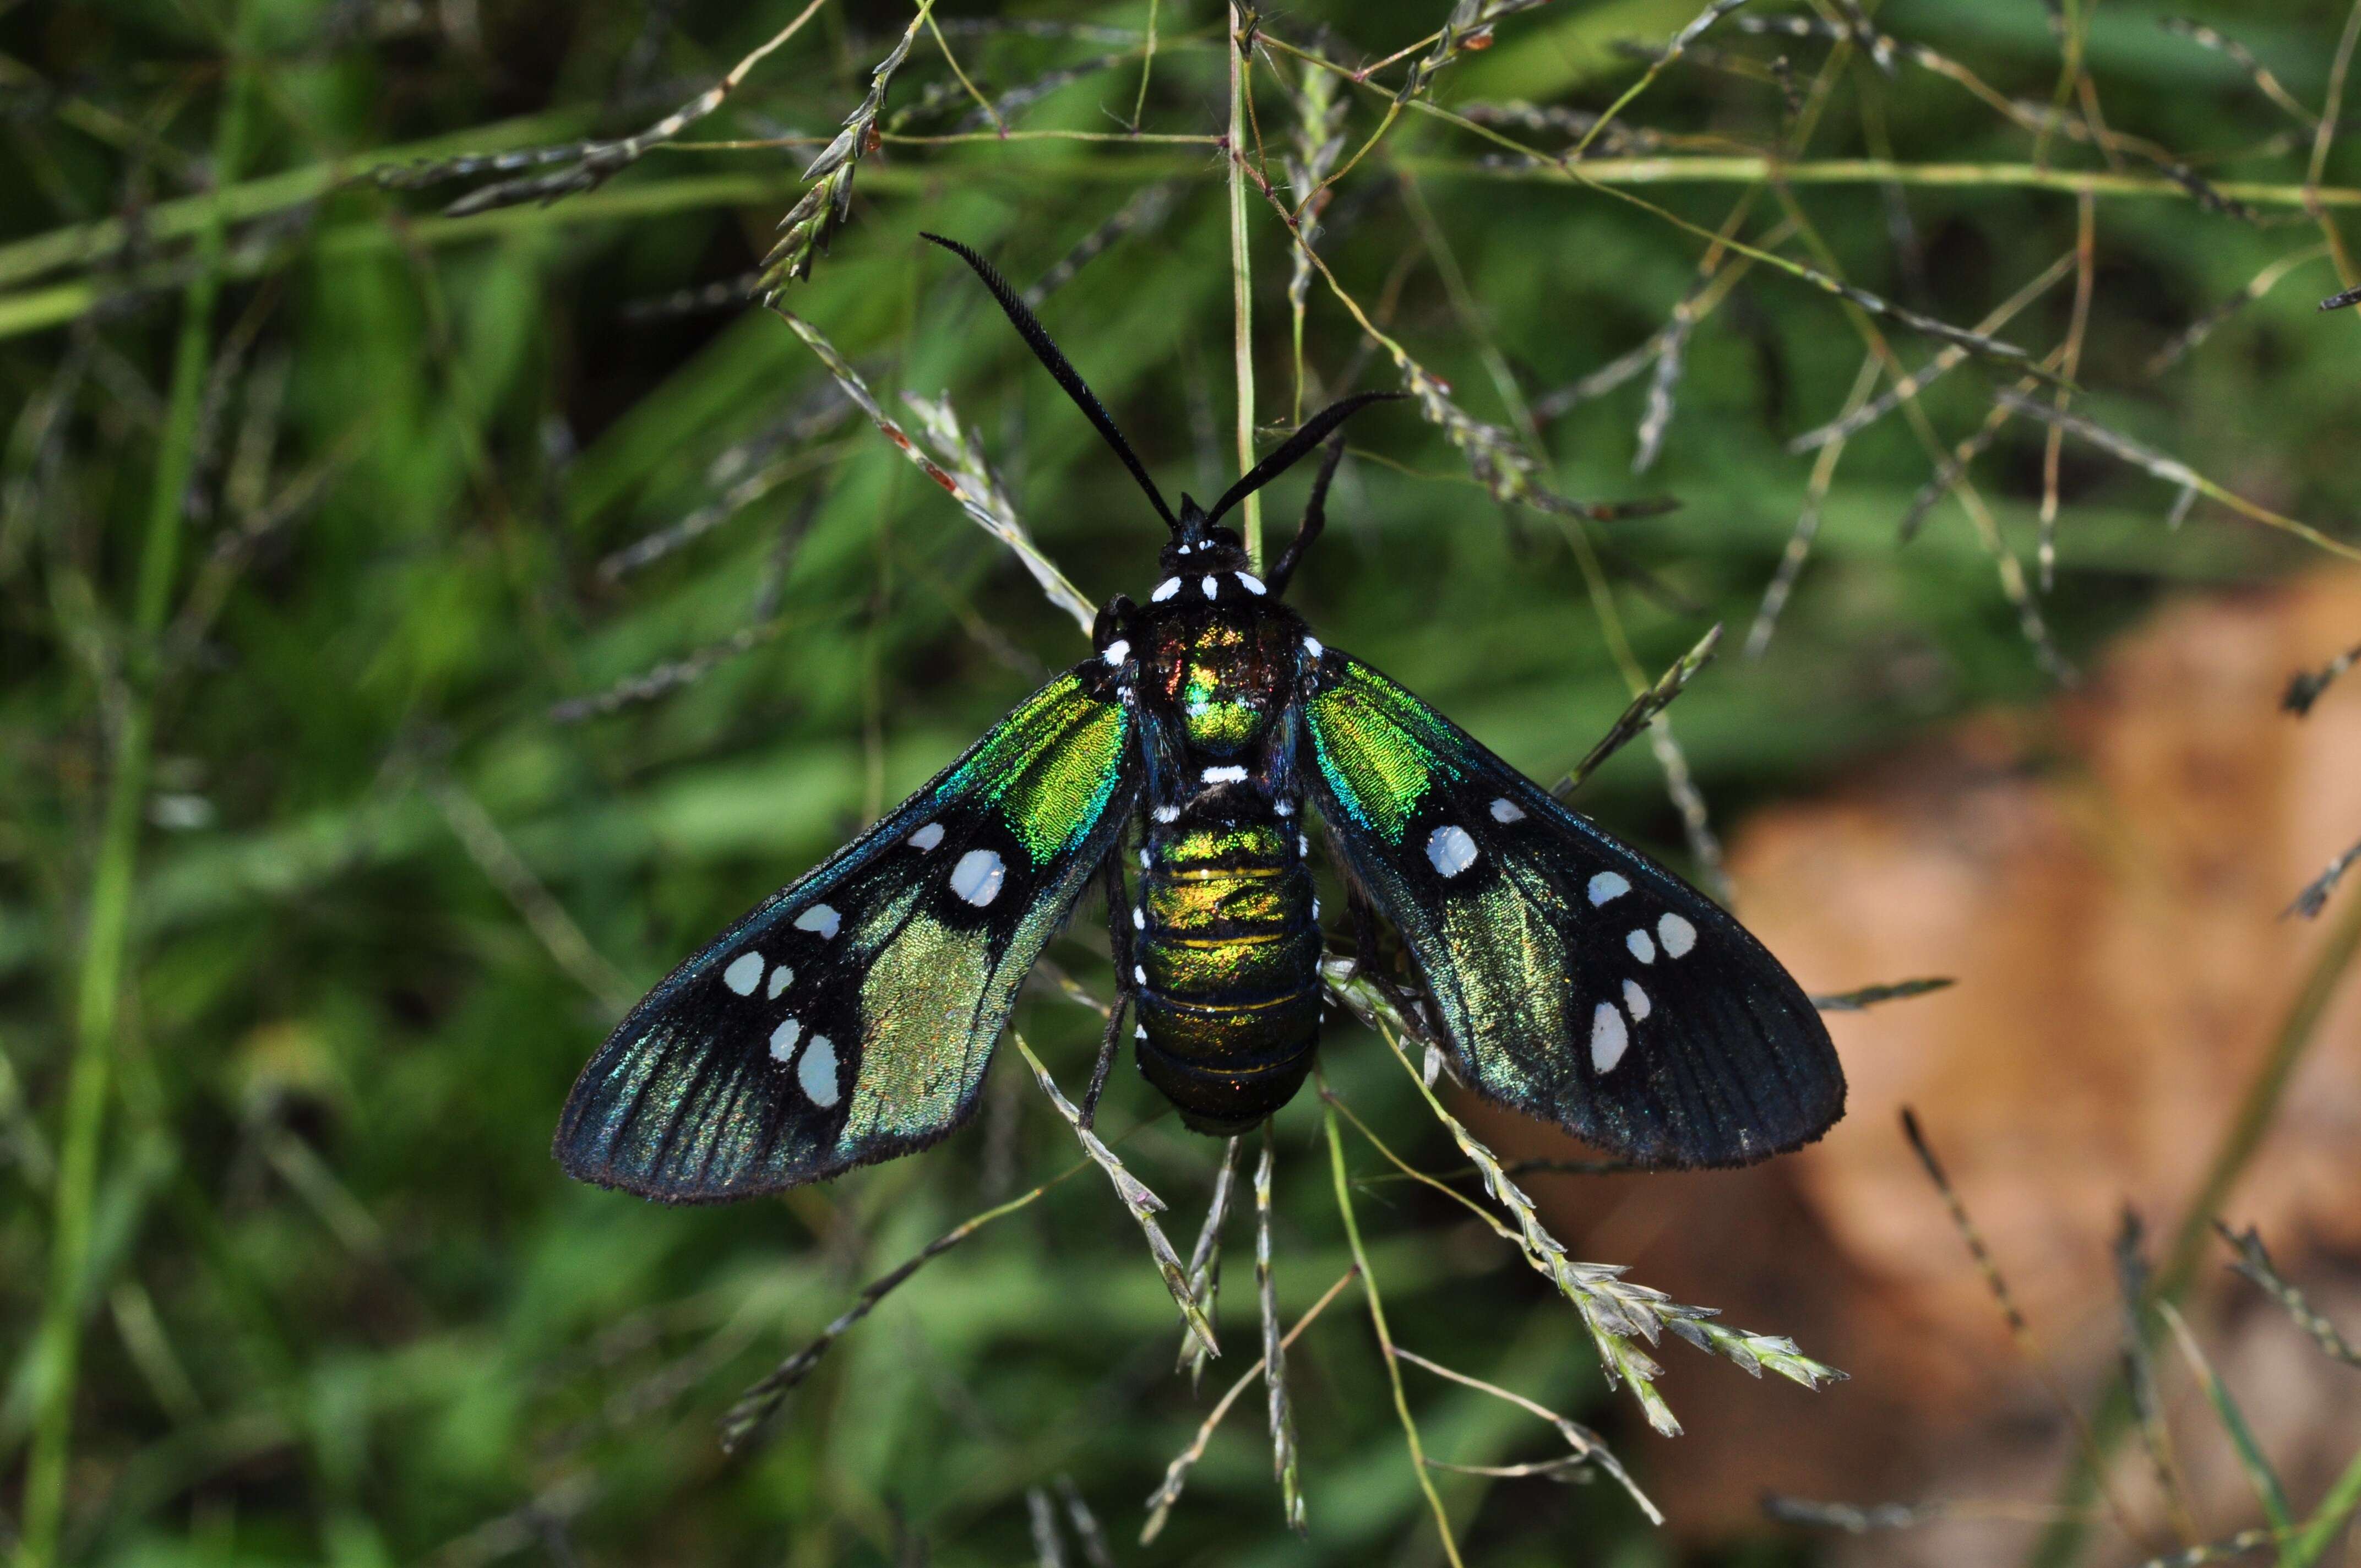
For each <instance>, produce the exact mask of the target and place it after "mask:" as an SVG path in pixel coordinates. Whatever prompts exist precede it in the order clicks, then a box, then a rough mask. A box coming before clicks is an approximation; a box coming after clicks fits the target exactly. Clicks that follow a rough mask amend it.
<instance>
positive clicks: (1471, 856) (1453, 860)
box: [1426, 823, 1476, 877]
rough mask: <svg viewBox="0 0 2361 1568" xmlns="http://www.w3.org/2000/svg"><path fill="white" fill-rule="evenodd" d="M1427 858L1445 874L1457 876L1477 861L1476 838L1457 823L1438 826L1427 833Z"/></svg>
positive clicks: (1435, 867)
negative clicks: (1471, 836) (1469, 835)
mask: <svg viewBox="0 0 2361 1568" xmlns="http://www.w3.org/2000/svg"><path fill="white" fill-rule="evenodd" d="M1426 858H1427V859H1428V860H1429V861H1432V862H1433V865H1434V869H1435V870H1436V871H1439V872H1442V873H1443V874H1444V876H1447V877H1452V876H1457V875H1458V874H1459V873H1460V872H1464V871H1466V869H1467V868H1468V867H1469V866H1472V865H1474V864H1475V863H1476V840H1475V839H1471V838H1469V837H1468V836H1467V829H1466V828H1462V827H1460V826H1459V825H1458V824H1457V823H1452V824H1450V825H1448V826H1446V827H1442V828H1436V829H1435V830H1434V831H1433V832H1432V833H1430V834H1428V835H1427V838H1426Z"/></svg>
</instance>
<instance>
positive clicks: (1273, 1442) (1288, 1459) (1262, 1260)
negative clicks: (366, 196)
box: [1232, 1122, 1304, 1535]
mask: <svg viewBox="0 0 2361 1568" xmlns="http://www.w3.org/2000/svg"><path fill="white" fill-rule="evenodd" d="M1235 1141H1236V1140H1235V1139H1233V1140H1232V1142H1233V1143H1235ZM1278 1156H1279V1146H1278V1135H1277V1134H1276V1133H1275V1132H1274V1131H1273V1130H1272V1127H1271V1124H1270V1123H1268V1122H1265V1123H1264V1124H1262V1154H1261V1157H1259V1158H1258V1159H1257V1160H1256V1161H1255V1174H1254V1199H1255V1295H1256V1299H1257V1303H1258V1304H1259V1306H1260V1308H1261V1312H1262V1380H1263V1387H1265V1389H1266V1390H1268V1394H1269V1403H1270V1468H1271V1475H1272V1477H1273V1479H1275V1480H1277V1481H1278V1482H1279V1508H1280V1512H1281V1513H1282V1514H1283V1515H1284V1516H1285V1518H1286V1519H1287V1528H1288V1529H1290V1530H1293V1531H1294V1532H1295V1533H1296V1534H1298V1535H1301V1534H1303V1533H1304V1522H1303V1486H1302V1483H1301V1478H1300V1477H1299V1476H1298V1475H1297V1473H1296V1453H1295V1409H1294V1407H1293V1406H1292V1405H1290V1403H1289V1402H1288V1398H1287V1341H1286V1340H1285V1339H1284V1338H1283V1337H1282V1336H1281V1335H1280V1333H1279V1288H1278V1286H1277V1284H1276V1283H1275V1282H1274V1281H1273V1279H1272V1277H1271V1267H1270V1178H1271V1168H1272V1167H1273V1166H1274V1165H1275V1164H1276V1163H1277V1161H1278Z"/></svg>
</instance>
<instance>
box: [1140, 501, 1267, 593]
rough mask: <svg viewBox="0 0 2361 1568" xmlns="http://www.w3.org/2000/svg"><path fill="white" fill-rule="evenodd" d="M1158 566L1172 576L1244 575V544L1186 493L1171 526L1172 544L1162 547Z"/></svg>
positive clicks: (1233, 531) (1234, 533)
mask: <svg viewBox="0 0 2361 1568" xmlns="http://www.w3.org/2000/svg"><path fill="white" fill-rule="evenodd" d="M1161 564H1162V565H1163V568H1164V570H1165V571H1167V572H1170V573H1173V574H1175V575H1178V574H1180V573H1184V572H1243V571H1245V570H1246V567H1247V565H1248V563H1247V559H1246V541H1244V540H1242V539H1240V538H1239V537H1238V536H1237V533H1236V532H1235V530H1232V529H1227V528H1224V527H1223V526H1222V525H1221V524H1220V523H1217V522H1215V521H1213V517H1212V515H1211V514H1210V513H1208V512H1207V511H1206V510H1205V509H1204V508H1202V507H1201V506H1199V505H1198V504H1197V502H1196V499H1195V498H1194V497H1192V496H1191V495H1189V494H1187V493H1186V492H1185V491H1184V492H1183V493H1182V494H1181V497H1180V517H1179V518H1178V519H1176V520H1175V521H1174V522H1173V524H1172V543H1170V544H1167V545H1166V546H1165V547H1164V554H1163V555H1162V557H1161Z"/></svg>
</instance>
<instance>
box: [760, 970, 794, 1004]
mask: <svg viewBox="0 0 2361 1568" xmlns="http://www.w3.org/2000/svg"><path fill="white" fill-rule="evenodd" d="M795 978H796V971H795V970H791V969H789V968H788V967H787V966H786V965H785V964H781V965H779V966H778V968H776V969H774V970H772V971H771V989H770V990H769V992H766V993H765V994H767V995H768V996H769V997H770V999H771V1000H772V1001H774V1002H776V1001H777V1000H778V999H779V992H783V991H785V990H786V988H787V987H788V986H789V985H791V984H793V983H794V982H795Z"/></svg>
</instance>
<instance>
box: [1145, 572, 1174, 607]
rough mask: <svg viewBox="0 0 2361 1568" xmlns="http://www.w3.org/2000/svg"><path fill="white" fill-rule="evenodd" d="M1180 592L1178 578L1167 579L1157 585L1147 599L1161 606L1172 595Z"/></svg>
mask: <svg viewBox="0 0 2361 1568" xmlns="http://www.w3.org/2000/svg"><path fill="white" fill-rule="evenodd" d="M1179 592H1180V578H1178V577H1167V578H1165V579H1164V580H1163V581H1162V582H1160V583H1159V584H1157V585H1156V591H1155V592H1154V593H1152V594H1150V595H1148V598H1149V600H1150V601H1151V602H1153V603H1156V604H1162V603H1163V602H1164V601H1165V600H1166V599H1169V598H1171V597H1172V596H1173V595H1174V594H1177V593H1179Z"/></svg>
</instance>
